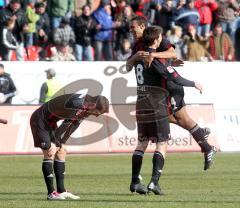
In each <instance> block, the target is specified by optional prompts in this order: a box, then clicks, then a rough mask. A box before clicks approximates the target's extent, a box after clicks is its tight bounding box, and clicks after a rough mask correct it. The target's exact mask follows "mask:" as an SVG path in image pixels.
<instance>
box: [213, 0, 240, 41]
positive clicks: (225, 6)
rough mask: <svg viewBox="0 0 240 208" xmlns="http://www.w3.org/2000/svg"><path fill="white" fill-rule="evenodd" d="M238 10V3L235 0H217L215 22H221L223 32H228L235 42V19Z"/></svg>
mask: <svg viewBox="0 0 240 208" xmlns="http://www.w3.org/2000/svg"><path fill="white" fill-rule="evenodd" d="M238 12H239V3H238V2H237V1H236V0H219V2H218V9H217V10H216V20H217V23H221V25H222V30H223V32H226V33H228V35H229V36H230V37H231V39H232V40H233V42H235V40H234V39H235V32H236V30H237V28H236V27H237V25H236V22H235V21H234V20H235V17H236V15H235V14H237V13H238Z"/></svg>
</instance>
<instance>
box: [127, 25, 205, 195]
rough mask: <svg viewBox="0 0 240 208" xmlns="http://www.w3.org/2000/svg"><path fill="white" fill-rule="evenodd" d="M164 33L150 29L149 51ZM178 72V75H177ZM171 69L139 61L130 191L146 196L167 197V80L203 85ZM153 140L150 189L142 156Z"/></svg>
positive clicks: (145, 35) (156, 62) (146, 41)
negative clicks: (142, 173) (162, 179)
mask: <svg viewBox="0 0 240 208" xmlns="http://www.w3.org/2000/svg"><path fill="white" fill-rule="evenodd" d="M161 34H162V30H161V28H159V27H148V28H147V29H145V30H144V33H143V42H144V44H145V46H146V47H147V48H146V50H147V51H148V52H150V53H151V52H155V51H156V49H157V48H158V47H159V45H160V43H161V41H162V36H161ZM173 72H174V73H173ZM173 72H169V70H168V69H167V68H166V67H165V65H164V64H162V63H161V62H160V61H159V60H158V59H154V60H153V61H152V62H151V65H150V67H149V68H148V69H145V66H144V61H136V62H135V74H136V79H137V85H138V90H137V103H136V119H137V125H138V145H137V147H136V150H135V152H134V154H133V161H132V162H133V163H132V181H131V185H130V191H132V192H135V191H136V192H138V193H140V194H145V193H147V192H148V190H149V191H152V192H153V193H155V194H156V195H161V194H163V193H162V191H161V188H160V186H159V184H158V180H159V178H160V176H161V172H162V169H163V166H164V160H165V154H166V150H167V141H168V140H169V139H170V127H169V119H168V108H167V97H168V92H167V90H166V82H167V80H171V81H172V82H174V83H177V84H179V85H181V86H187V87H195V88H196V89H198V90H199V91H201V90H202V87H201V85H199V84H198V83H195V82H192V81H189V80H187V79H184V78H183V77H181V76H180V75H179V74H178V73H177V72H176V71H173ZM149 140H151V141H152V142H154V143H156V149H155V152H154V155H153V169H152V178H151V181H150V183H149V184H148V189H147V188H146V187H145V186H144V185H143V184H141V183H140V181H139V174H140V170H141V164H142V157H143V154H144V152H145V150H146V148H147V146H148V143H149Z"/></svg>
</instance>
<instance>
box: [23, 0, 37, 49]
mask: <svg viewBox="0 0 240 208" xmlns="http://www.w3.org/2000/svg"><path fill="white" fill-rule="evenodd" d="M34 2H35V1H34V0H29V3H28V6H27V8H26V17H27V19H28V29H27V31H26V32H25V33H24V42H25V43H24V46H25V48H28V47H30V46H33V45H36V39H37V29H36V22H37V21H38V20H39V18H40V17H39V15H38V14H37V13H36V12H35V3H34Z"/></svg>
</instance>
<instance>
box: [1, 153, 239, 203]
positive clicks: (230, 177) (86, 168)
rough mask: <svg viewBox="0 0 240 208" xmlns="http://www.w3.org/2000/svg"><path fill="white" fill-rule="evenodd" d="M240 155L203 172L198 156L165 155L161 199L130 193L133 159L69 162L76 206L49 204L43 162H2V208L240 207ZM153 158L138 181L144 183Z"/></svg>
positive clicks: (26, 159) (8, 159)
mask: <svg viewBox="0 0 240 208" xmlns="http://www.w3.org/2000/svg"><path fill="white" fill-rule="evenodd" d="M239 157H240V154H223V153H218V154H217V156H216V160H215V161H216V162H215V165H214V166H213V167H212V169H210V170H209V171H206V172H205V171H203V158H202V155H201V154H200V153H183V154H168V155H167V160H166V163H165V168H164V172H163V176H162V177H161V186H162V188H163V189H164V191H165V193H166V195H165V196H160V197H159V196H155V195H153V194H150V195H146V196H142V195H137V194H131V193H130V192H129V182H130V173H131V155H109V156H108V155H106V156H105V155H100V156H68V158H67V170H66V173H67V174H66V187H67V188H68V189H69V190H70V191H72V192H73V193H76V194H79V195H80V196H81V199H80V200H78V201H61V202H59V201H47V200H46V191H45V185H44V182H43V178H42V173H41V157H38V156H14V157H5V156H3V157H0V208H20V207H21V208H40V207H42V208H45V207H47V208H51V207H57V208H65V207H66V208H67V207H68V208H75V207H80V208H81V207H82V208H88V207H91V208H94V207H101V208H108V207H113V208H117V207H121V208H130V207H134V208H135V207H142V208H148V207H149V208H150V207H151V208H152V207H161V208H164V207H171V208H174V207H177V208H183V207H184V208H190V207H191V208H192V207H194V208H198V207H199V208H200V207H201V208H205V207H206V208H212V207H216V208H221V207H228V208H231V207H236V208H239V207H240V165H239V164H240V163H239ZM151 164H152V163H151V155H150V154H147V155H145V158H144V163H143V169H142V176H143V182H144V183H145V184H147V183H148V180H149V179H150V173H151Z"/></svg>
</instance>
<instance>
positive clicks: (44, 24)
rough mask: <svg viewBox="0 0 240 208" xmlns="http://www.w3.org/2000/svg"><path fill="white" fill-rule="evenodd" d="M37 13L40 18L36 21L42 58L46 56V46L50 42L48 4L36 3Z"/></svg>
mask: <svg viewBox="0 0 240 208" xmlns="http://www.w3.org/2000/svg"><path fill="white" fill-rule="evenodd" d="M35 8H36V13H37V14H38V15H39V20H38V21H37V22H36V29H37V45H38V46H40V47H41V51H40V53H39V57H40V60H41V59H44V58H46V50H45V49H46V48H47V46H48V45H49V44H50V41H49V39H50V32H51V28H50V20H49V17H48V14H47V13H46V5H45V4H44V3H43V2H39V3H36V4H35Z"/></svg>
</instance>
